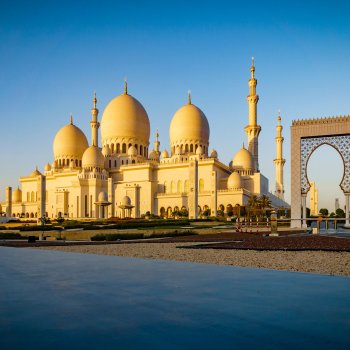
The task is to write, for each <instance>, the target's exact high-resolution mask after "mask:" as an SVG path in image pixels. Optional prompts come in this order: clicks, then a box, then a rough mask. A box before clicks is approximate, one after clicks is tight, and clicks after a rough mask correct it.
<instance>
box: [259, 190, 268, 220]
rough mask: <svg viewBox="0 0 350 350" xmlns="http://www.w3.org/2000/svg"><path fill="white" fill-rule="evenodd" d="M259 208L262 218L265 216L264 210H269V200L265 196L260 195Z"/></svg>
mask: <svg viewBox="0 0 350 350" xmlns="http://www.w3.org/2000/svg"><path fill="white" fill-rule="evenodd" d="M258 201H259V204H260V208H261V209H262V211H263V214H264V216H266V209H268V208H271V200H270V198H269V197H268V196H266V195H265V194H263V195H261V196H260V197H259V199H258Z"/></svg>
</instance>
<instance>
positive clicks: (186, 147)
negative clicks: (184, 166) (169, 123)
mask: <svg viewBox="0 0 350 350" xmlns="http://www.w3.org/2000/svg"><path fill="white" fill-rule="evenodd" d="M185 152H186V153H187V152H188V144H187V143H186V145H185Z"/></svg>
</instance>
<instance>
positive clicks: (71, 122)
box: [69, 113, 73, 125]
mask: <svg viewBox="0 0 350 350" xmlns="http://www.w3.org/2000/svg"><path fill="white" fill-rule="evenodd" d="M69 119H70V121H69V122H70V125H73V115H72V113H71V114H70V118H69Z"/></svg>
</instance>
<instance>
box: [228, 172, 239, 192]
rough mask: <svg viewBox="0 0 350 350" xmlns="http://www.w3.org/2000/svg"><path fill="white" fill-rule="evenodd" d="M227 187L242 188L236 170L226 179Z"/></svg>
mask: <svg viewBox="0 0 350 350" xmlns="http://www.w3.org/2000/svg"><path fill="white" fill-rule="evenodd" d="M227 188H229V189H232V188H242V179H241V175H239V174H238V173H237V172H236V171H234V172H233V173H232V174H231V175H230V176H229V177H228V179H227Z"/></svg>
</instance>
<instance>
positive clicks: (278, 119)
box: [277, 110, 281, 125]
mask: <svg viewBox="0 0 350 350" xmlns="http://www.w3.org/2000/svg"><path fill="white" fill-rule="evenodd" d="M277 121H278V125H280V124H281V111H280V110H278V117H277Z"/></svg>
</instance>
